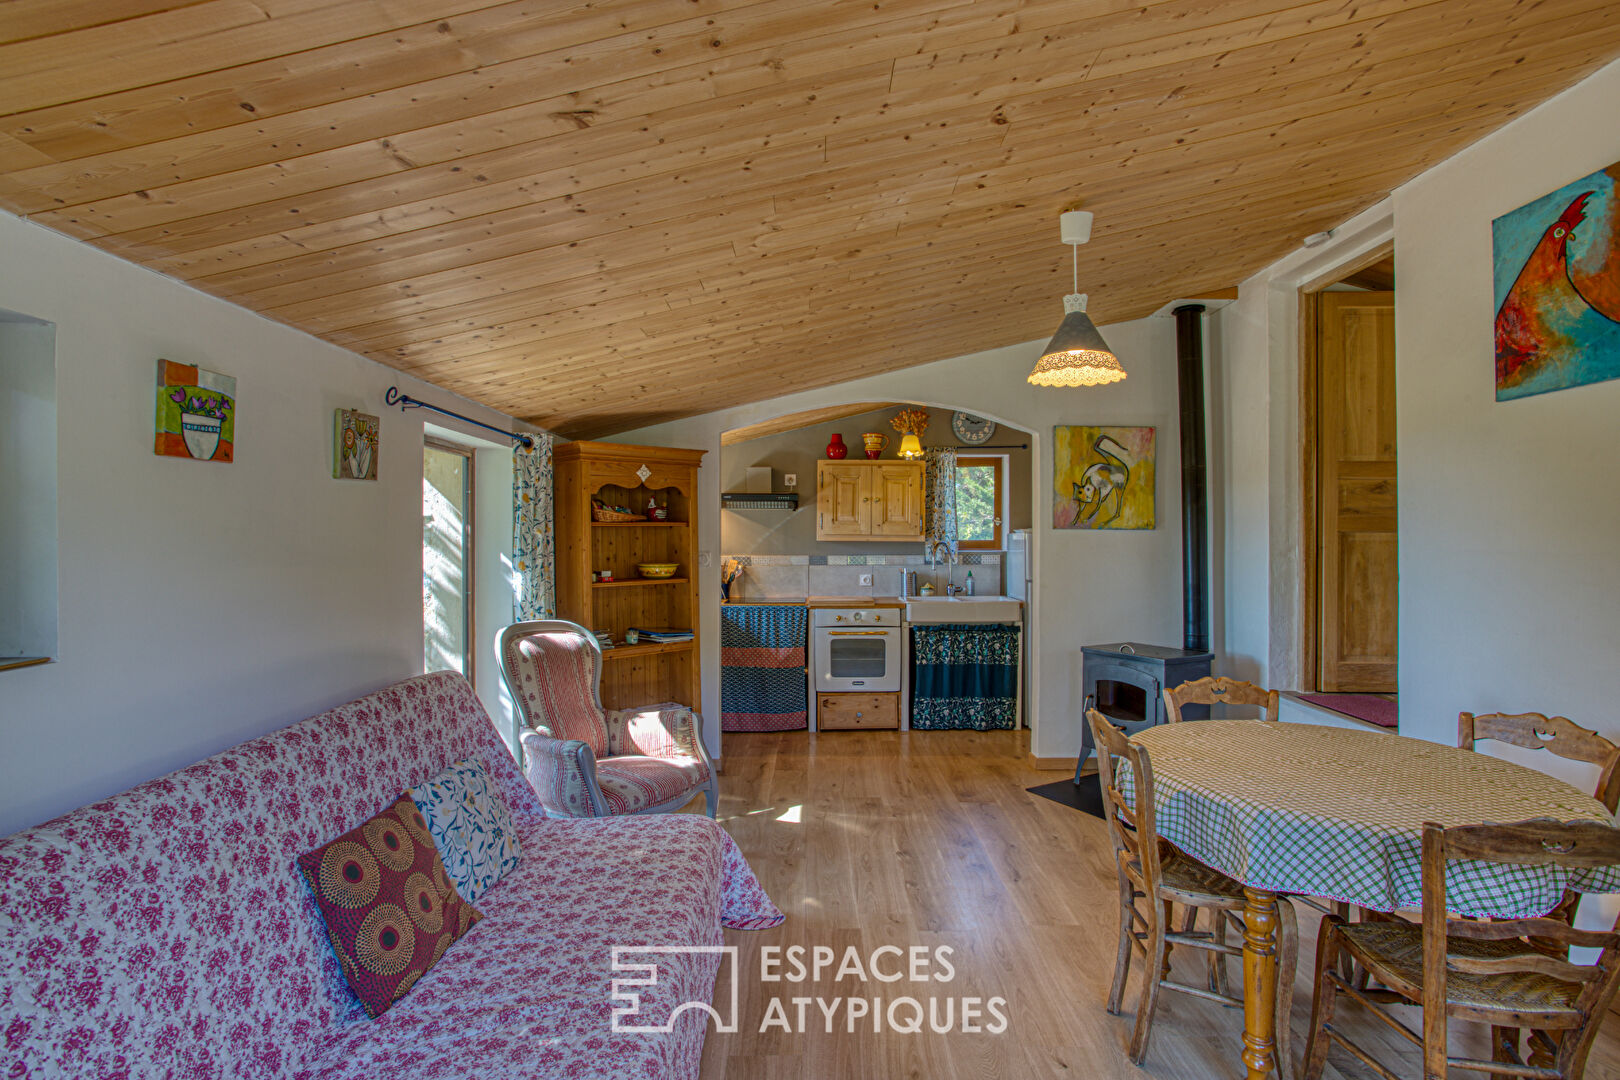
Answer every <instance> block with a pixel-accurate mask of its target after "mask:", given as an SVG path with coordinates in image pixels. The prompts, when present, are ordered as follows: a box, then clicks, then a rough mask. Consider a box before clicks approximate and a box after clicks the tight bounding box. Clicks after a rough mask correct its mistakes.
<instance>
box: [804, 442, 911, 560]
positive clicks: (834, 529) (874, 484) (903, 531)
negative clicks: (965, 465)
mask: <svg viewBox="0 0 1620 1080" xmlns="http://www.w3.org/2000/svg"><path fill="white" fill-rule="evenodd" d="M923 494H924V490H923V463H922V462H920V461H822V462H820V463H818V464H817V466H816V539H817V540H902V541H911V542H912V543H916V542H918V541H920V540H922V539H923Z"/></svg>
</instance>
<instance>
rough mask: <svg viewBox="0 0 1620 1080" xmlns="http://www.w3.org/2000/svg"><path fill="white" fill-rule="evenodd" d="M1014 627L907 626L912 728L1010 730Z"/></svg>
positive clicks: (1014, 713) (1014, 709)
mask: <svg viewBox="0 0 1620 1080" xmlns="http://www.w3.org/2000/svg"><path fill="white" fill-rule="evenodd" d="M1019 629H1020V628H1019V626H1018V625H1017V624H1016V623H1013V624H1010V625H1001V624H999V623H942V624H939V625H935V626H928V625H923V626H913V627H912V628H911V658H912V664H913V667H912V684H911V726H912V728H913V729H914V730H918V729H921V730H929V729H932V730H941V729H960V728H971V729H973V730H974V731H995V730H999V729H1004V728H1011V727H1012V726H1013V725H1014V724H1015V723H1016V722H1017V719H1018V634H1019Z"/></svg>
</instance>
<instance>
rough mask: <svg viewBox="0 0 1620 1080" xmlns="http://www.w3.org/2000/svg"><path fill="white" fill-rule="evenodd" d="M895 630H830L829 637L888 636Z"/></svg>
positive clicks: (827, 632)
mask: <svg viewBox="0 0 1620 1080" xmlns="http://www.w3.org/2000/svg"><path fill="white" fill-rule="evenodd" d="M892 633H894V631H893V630H828V631H826V634H827V636H828V637H888V636H889V635H890V634H892Z"/></svg>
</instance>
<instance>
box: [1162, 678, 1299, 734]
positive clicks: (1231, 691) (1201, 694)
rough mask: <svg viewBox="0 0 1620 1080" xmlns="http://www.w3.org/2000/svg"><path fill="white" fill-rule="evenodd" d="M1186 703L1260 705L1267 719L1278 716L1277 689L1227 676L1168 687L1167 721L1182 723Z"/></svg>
mask: <svg viewBox="0 0 1620 1080" xmlns="http://www.w3.org/2000/svg"><path fill="white" fill-rule="evenodd" d="M1183 705H1258V706H1259V707H1260V708H1262V709H1264V710H1265V714H1266V715H1265V719H1267V720H1275V719H1277V691H1275V690H1267V689H1266V688H1265V687H1263V686H1256V685H1254V683H1251V682H1243V681H1242V680H1241V679H1229V678H1227V677H1226V676H1225V675H1217V676H1206V677H1204V678H1202V679H1194V680H1192V681H1191V682H1184V683H1182V684H1181V685H1180V686H1173V687H1166V688H1165V690H1164V715H1165V718H1166V722H1167V723H1171V724H1179V723H1181V707H1182V706H1183Z"/></svg>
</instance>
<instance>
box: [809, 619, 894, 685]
mask: <svg viewBox="0 0 1620 1080" xmlns="http://www.w3.org/2000/svg"><path fill="white" fill-rule="evenodd" d="M900 616H901V611H900V609H899V608H816V609H815V610H814V611H812V612H811V613H810V662H811V665H812V668H813V672H812V682H813V683H814V684H815V691H816V693H818V694H839V693H867V694H894V693H898V692H899V691H900V675H901V672H900V665H901V662H902V656H903V650H902V648H901V644H902V638H901V633H902V629H901V626H900Z"/></svg>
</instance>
